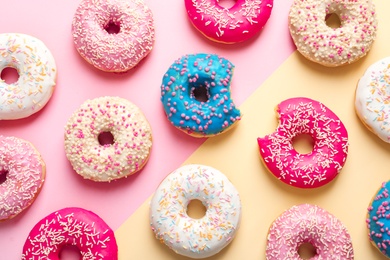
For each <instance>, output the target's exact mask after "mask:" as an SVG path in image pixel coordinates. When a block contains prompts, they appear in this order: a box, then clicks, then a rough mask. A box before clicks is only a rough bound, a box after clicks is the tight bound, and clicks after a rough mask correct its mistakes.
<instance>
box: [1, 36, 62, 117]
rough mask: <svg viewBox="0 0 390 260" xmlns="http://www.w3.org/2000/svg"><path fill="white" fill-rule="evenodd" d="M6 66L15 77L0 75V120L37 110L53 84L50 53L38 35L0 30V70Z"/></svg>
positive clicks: (54, 81) (55, 75)
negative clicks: (16, 76)
mask: <svg viewBox="0 0 390 260" xmlns="http://www.w3.org/2000/svg"><path fill="white" fill-rule="evenodd" d="M7 67H10V68H14V69H16V71H17V72H18V75H19V77H18V80H17V81H16V82H14V83H11V84H7V83H6V82H5V81H4V80H3V79H0V120H10V119H20V118H25V117H28V116H30V115H32V114H34V113H36V112H38V111H39V110H41V109H42V108H43V107H44V106H45V105H46V104H47V102H49V100H50V98H51V96H52V94H53V91H54V86H55V84H56V78H57V67H56V63H55V60H54V57H53V55H52V54H51V52H50V50H49V49H48V48H47V47H46V45H45V44H44V43H43V42H42V41H41V40H39V39H37V38H34V37H32V36H30V35H26V34H18V33H3V34H0V73H1V71H2V70H3V69H5V68H7Z"/></svg>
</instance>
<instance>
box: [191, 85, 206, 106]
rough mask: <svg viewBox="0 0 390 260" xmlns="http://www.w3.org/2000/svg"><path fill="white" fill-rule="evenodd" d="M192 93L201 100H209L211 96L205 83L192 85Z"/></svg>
mask: <svg viewBox="0 0 390 260" xmlns="http://www.w3.org/2000/svg"><path fill="white" fill-rule="evenodd" d="M191 95H192V96H193V97H194V98H195V99H196V100H197V101H199V102H207V101H208V100H209V98H210V93H209V90H208V87H206V86H204V85H199V86H196V87H192V88H191Z"/></svg>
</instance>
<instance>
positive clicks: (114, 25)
mask: <svg viewBox="0 0 390 260" xmlns="http://www.w3.org/2000/svg"><path fill="white" fill-rule="evenodd" d="M104 30H105V31H106V32H108V33H109V34H118V33H119V32H120V30H121V26H120V24H119V23H118V22H115V21H112V20H111V21H109V22H108V23H107V25H106V26H104Z"/></svg>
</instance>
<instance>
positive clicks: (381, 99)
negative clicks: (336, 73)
mask: <svg viewBox="0 0 390 260" xmlns="http://www.w3.org/2000/svg"><path fill="white" fill-rule="evenodd" d="M389 75H390V57H387V58H384V59H381V60H380V61H377V62H375V63H374V64H372V65H371V66H370V67H369V68H368V69H367V70H366V72H365V73H364V75H363V76H362V77H361V78H360V80H359V82H358V84H357V88H356V93H355V111H356V113H357V115H358V116H359V118H360V120H361V121H362V122H363V124H364V125H365V126H366V127H367V128H368V129H369V130H370V131H372V132H373V133H374V134H376V135H377V136H378V137H379V138H380V139H381V140H383V141H384V142H386V143H390V118H389V114H390V100H389V93H390V81H389Z"/></svg>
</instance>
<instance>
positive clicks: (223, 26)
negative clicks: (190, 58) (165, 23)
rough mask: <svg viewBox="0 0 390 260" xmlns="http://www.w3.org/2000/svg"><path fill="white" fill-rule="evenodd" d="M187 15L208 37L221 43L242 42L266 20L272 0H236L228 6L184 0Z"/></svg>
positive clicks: (200, 0)
mask: <svg viewBox="0 0 390 260" xmlns="http://www.w3.org/2000/svg"><path fill="white" fill-rule="evenodd" d="M184 3H185V7H186V9H187V14H188V18H189V19H190V21H191V23H192V24H193V25H194V27H195V28H196V29H197V30H199V31H200V32H201V33H202V34H203V35H204V36H206V37H207V38H208V39H210V40H212V41H215V42H221V43H227V44H232V43H237V42H243V41H246V40H248V39H250V38H252V37H254V36H255V35H257V34H258V33H259V32H260V30H261V29H262V28H263V27H264V25H265V24H266V23H267V21H268V19H269V17H270V15H271V11H272V7H273V0H237V1H235V3H234V5H233V6H232V7H230V8H225V7H223V6H221V5H219V3H218V1H215V0H185V1H184Z"/></svg>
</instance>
